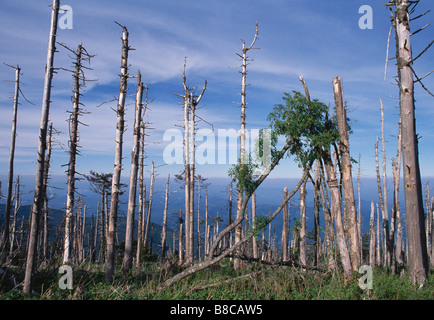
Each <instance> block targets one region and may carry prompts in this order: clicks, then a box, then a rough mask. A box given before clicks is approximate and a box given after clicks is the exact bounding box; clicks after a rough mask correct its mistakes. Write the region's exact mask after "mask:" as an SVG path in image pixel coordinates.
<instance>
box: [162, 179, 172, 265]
mask: <svg viewBox="0 0 434 320" xmlns="http://www.w3.org/2000/svg"><path fill="white" fill-rule="evenodd" d="M169 182H170V174H169V176H168V177H167V183H166V196H165V198H164V211H163V229H162V231H161V261H164V259H165V258H166V251H167V248H166V247H167V245H166V231H167V207H168V205H169Z"/></svg>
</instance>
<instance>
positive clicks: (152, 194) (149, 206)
mask: <svg viewBox="0 0 434 320" xmlns="http://www.w3.org/2000/svg"><path fill="white" fill-rule="evenodd" d="M154 183H155V164H154V161H152V167H151V183H150V190H149V202H148V214H147V216H146V229H145V238H144V240H143V243H144V245H145V247H147V248H148V249H151V247H150V245H149V242H150V241H149V238H150V237H149V232H150V229H151V224H152V222H151V214H152V198H153V196H154Z"/></svg>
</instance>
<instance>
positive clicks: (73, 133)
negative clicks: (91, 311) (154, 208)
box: [63, 45, 83, 264]
mask: <svg viewBox="0 0 434 320" xmlns="http://www.w3.org/2000/svg"><path fill="white" fill-rule="evenodd" d="M75 54H76V62H75V72H74V75H73V79H74V91H73V109H72V113H71V115H70V118H69V125H70V128H69V132H70V138H69V162H68V172H67V175H68V182H67V192H66V211H65V234H64V241H63V264H67V263H69V260H70V255H71V241H72V240H71V219H72V214H73V211H74V195H75V180H76V178H75V173H76V171H75V167H76V159H77V153H78V123H79V120H78V117H79V115H80V87H81V85H80V79H81V78H82V65H81V62H82V54H83V47H82V46H81V45H79V46H78V49H77V52H76V53H75Z"/></svg>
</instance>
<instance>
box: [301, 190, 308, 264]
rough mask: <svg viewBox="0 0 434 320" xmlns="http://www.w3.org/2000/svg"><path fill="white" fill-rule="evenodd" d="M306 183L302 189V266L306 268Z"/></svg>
mask: <svg viewBox="0 0 434 320" xmlns="http://www.w3.org/2000/svg"><path fill="white" fill-rule="evenodd" d="M306 194H307V192H306V182H304V183H303V184H302V185H301V187H300V223H301V228H300V264H301V265H303V266H306V262H307V243H306Z"/></svg>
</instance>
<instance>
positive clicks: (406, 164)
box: [394, 0, 428, 285]
mask: <svg viewBox="0 0 434 320" xmlns="http://www.w3.org/2000/svg"><path fill="white" fill-rule="evenodd" d="M395 6H396V10H395V17H394V27H395V31H396V42H397V46H396V47H397V62H398V63H397V65H398V86H399V101H400V109H401V125H402V162H403V176H404V196H405V212H406V226H407V239H408V272H409V275H410V280H411V282H412V283H413V284H419V285H423V284H424V283H425V281H426V278H427V275H428V254H427V248H426V239H425V230H424V210H423V200H422V184H421V179H420V170H419V151H418V141H417V135H416V121H415V105H414V81H413V70H412V64H413V61H412V60H413V58H412V48H411V41H410V17H409V13H408V7H409V2H408V0H395Z"/></svg>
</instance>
